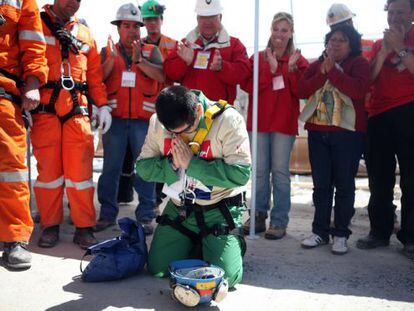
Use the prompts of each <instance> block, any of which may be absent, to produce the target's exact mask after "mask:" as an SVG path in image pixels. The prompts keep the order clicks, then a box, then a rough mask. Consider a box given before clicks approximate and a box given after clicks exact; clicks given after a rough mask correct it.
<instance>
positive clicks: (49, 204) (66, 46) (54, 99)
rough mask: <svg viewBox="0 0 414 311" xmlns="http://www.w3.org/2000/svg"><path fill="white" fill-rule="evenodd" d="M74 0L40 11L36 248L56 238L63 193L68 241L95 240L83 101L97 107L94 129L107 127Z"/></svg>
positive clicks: (96, 62)
mask: <svg viewBox="0 0 414 311" xmlns="http://www.w3.org/2000/svg"><path fill="white" fill-rule="evenodd" d="M79 6H80V0H55V1H54V3H53V5H46V6H44V12H42V13H41V17H42V22H43V32H44V35H45V39H46V43H47V50H46V57H47V60H48V66H49V76H48V82H47V84H46V85H45V87H43V88H42V89H41V104H40V105H39V106H38V107H37V109H36V110H35V111H34V112H33V129H32V137H31V138H32V144H33V151H34V155H35V157H36V159H37V162H38V164H37V169H38V172H39V176H38V178H37V181H36V183H35V185H34V191H35V194H36V202H37V207H38V209H39V213H40V223H41V226H42V229H43V231H42V233H41V236H40V238H39V241H38V245H39V246H40V247H53V246H55V245H56V244H57V242H58V241H59V225H60V223H61V222H62V218H63V192H64V189H65V188H66V194H67V197H68V200H69V203H70V208H71V211H70V215H71V218H72V221H73V223H74V225H75V226H76V230H75V234H74V237H73V242H74V243H75V244H78V245H79V246H80V247H81V248H84V249H85V248H87V247H89V246H91V245H93V244H96V243H97V240H96V239H95V237H94V235H93V231H92V227H93V226H95V224H96V216H95V208H94V204H93V195H94V186H93V181H92V161H93V156H94V147H93V134H92V130H91V122H90V119H89V116H88V108H87V105H88V99H87V98H86V95H88V97H89V98H91V99H92V100H93V101H94V103H95V105H96V106H98V107H99V112H98V116H99V122H100V127H101V128H102V127H103V132H106V131H107V130H108V129H109V127H110V125H111V114H110V111H111V108H110V107H109V106H107V105H106V104H107V98H106V91H105V85H104V84H103V82H102V69H101V66H100V56H99V53H98V50H97V47H96V43H95V41H94V39H93V38H92V36H91V33H90V31H89V29H88V27H86V26H85V25H83V24H81V23H79V21H78V19H77V17H75V13H76V12H77V11H78V9H79Z"/></svg>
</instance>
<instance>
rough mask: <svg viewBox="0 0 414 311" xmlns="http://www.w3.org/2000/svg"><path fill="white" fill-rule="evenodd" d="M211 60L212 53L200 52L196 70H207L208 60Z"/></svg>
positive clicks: (195, 66)
mask: <svg viewBox="0 0 414 311" xmlns="http://www.w3.org/2000/svg"><path fill="white" fill-rule="evenodd" d="M209 59H210V52H201V51H200V52H198V53H197V58H196V61H195V63H194V68H196V69H207V66H208V60H209Z"/></svg>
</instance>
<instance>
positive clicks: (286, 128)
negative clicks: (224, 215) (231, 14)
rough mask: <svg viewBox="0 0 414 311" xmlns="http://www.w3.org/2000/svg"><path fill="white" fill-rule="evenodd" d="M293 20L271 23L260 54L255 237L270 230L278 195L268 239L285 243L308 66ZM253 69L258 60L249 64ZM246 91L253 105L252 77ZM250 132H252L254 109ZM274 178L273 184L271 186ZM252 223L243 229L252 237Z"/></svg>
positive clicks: (283, 16) (281, 16) (278, 16)
mask: <svg viewBox="0 0 414 311" xmlns="http://www.w3.org/2000/svg"><path fill="white" fill-rule="evenodd" d="M293 32H294V28H293V18H292V16H291V15H290V14H288V13H284V12H280V13H277V14H276V15H275V16H274V17H273V20H272V24H271V28H270V38H269V43H268V46H267V47H266V49H265V50H264V51H261V52H260V53H259V107H258V133H257V147H258V150H259V156H258V159H257V192H256V202H257V213H256V228H255V229H256V232H263V231H265V230H266V218H267V213H268V211H269V208H270V194H271V190H272V189H273V208H272V210H271V213H270V226H269V228H268V229H267V230H266V233H265V238H266V239H272V240H276V239H281V238H283V237H284V236H285V234H286V228H287V225H288V222H289V211H290V172H289V160H290V154H291V151H292V148H293V143H294V141H295V136H296V135H297V134H298V116H299V98H298V95H297V85H298V80H299V78H300V77H301V76H302V73H303V72H304V71H305V69H306V68H307V66H308V62H307V61H306V59H305V58H303V57H302V55H301V54H300V51H299V50H296V49H295V47H294V44H293ZM250 62H251V64H252V66H253V56H252V57H251V58H250ZM243 88H244V89H245V90H246V91H247V92H249V94H250V103H251V102H252V93H253V77H250V78H249V80H248V81H246V82H245V84H244V85H243ZM247 129H248V131H250V132H249V134H251V130H252V107H251V106H249V110H248V118H247ZM270 176H271V181H272V182H271V183H270ZM249 225H250V219H249V220H248V221H247V222H246V223H245V225H244V229H245V231H248V228H249Z"/></svg>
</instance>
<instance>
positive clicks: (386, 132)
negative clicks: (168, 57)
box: [357, 0, 414, 259]
mask: <svg viewBox="0 0 414 311" xmlns="http://www.w3.org/2000/svg"><path fill="white" fill-rule="evenodd" d="M386 10H387V12H388V25H389V29H386V30H385V31H384V38H383V39H382V40H378V41H377V42H376V43H375V45H374V49H373V54H372V63H371V80H372V81H373V87H372V97H371V101H370V102H369V105H367V110H368V117H369V118H368V148H367V150H368V152H367V160H368V177H369V189H370V192H371V197H370V200H369V204H368V214H369V219H370V223H371V231H370V233H369V235H368V236H366V237H365V238H363V239H360V240H358V242H357V247H358V248H362V249H369V248H376V247H379V246H387V245H388V244H389V240H390V236H391V234H392V231H393V210H394V207H393V199H394V185H395V168H396V158H397V159H398V164H399V167H400V177H401V181H400V187H401V192H402V197H401V230H400V231H399V232H398V234H397V238H398V239H399V240H400V241H401V243H403V244H404V248H403V253H404V254H405V255H406V256H407V257H408V258H410V259H414V195H413V188H414V162H413V159H414V152H413V148H412V146H413V145H414V127H413V125H412V122H413V119H414V54H413V51H414V26H413V21H414V0H388V1H387V6H386Z"/></svg>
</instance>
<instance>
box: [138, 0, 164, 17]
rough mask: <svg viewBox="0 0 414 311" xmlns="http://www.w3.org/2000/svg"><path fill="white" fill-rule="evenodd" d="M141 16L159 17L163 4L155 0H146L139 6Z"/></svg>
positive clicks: (162, 11)
mask: <svg viewBox="0 0 414 311" xmlns="http://www.w3.org/2000/svg"><path fill="white" fill-rule="evenodd" d="M140 9H141V14H142V18H149V17H160V16H162V14H163V13H164V11H165V6H164V5H160V4H159V3H158V2H157V1H155V0H148V1H146V2H145V3H144V4H143V5H142V6H141V8H140Z"/></svg>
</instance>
